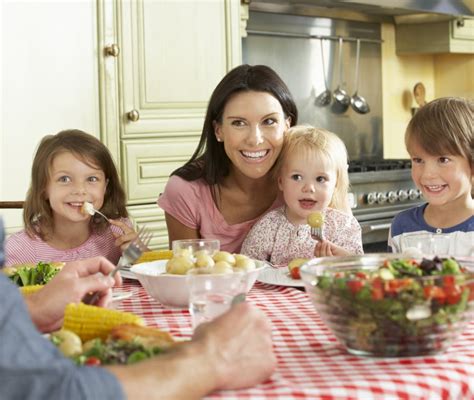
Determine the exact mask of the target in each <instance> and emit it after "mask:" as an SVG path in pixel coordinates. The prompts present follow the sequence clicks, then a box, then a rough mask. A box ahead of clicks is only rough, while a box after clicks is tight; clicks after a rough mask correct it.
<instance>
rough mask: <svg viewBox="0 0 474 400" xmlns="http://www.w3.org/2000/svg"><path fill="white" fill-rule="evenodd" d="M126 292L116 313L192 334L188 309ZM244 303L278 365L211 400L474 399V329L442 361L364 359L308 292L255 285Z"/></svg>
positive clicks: (132, 284)
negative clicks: (269, 340)
mask: <svg viewBox="0 0 474 400" xmlns="http://www.w3.org/2000/svg"><path fill="white" fill-rule="evenodd" d="M123 290H127V291H132V292H134V295H133V296H132V297H131V298H129V299H126V300H124V301H123V302H122V303H121V304H120V305H118V307H117V308H118V309H121V310H123V311H129V312H133V313H135V314H138V315H141V316H142V317H143V318H144V319H145V321H146V323H147V325H150V326H157V327H159V328H161V329H164V330H167V331H169V332H170V333H172V334H173V335H175V336H178V337H189V336H190V335H191V318H190V315H189V312H188V311H187V310H176V309H167V308H164V307H163V306H161V305H160V304H159V303H158V302H157V301H155V300H153V299H152V298H151V297H149V296H148V295H147V294H146V292H145V291H144V289H143V288H142V287H141V286H140V284H139V283H138V282H137V281H131V280H126V281H125V284H124V288H123ZM247 299H248V301H249V302H251V303H253V304H254V305H256V306H258V307H259V308H260V309H262V310H263V311H264V312H265V313H266V315H267V316H268V317H269V318H270V320H271V321H272V324H273V342H274V348H275V352H276V354H277V357H278V367H277V369H276V371H275V372H274V374H273V375H272V377H271V379H270V380H268V381H267V382H265V383H262V384H260V385H258V386H255V387H253V388H250V389H243V390H232V391H219V392H216V393H213V394H212V395H210V396H209V398H225V399H229V400H232V399H363V400H370V399H410V400H411V399H429V400H434V399H463V400H464V399H474V323H471V324H470V326H469V329H468V330H467V331H466V332H465V333H464V334H463V335H462V336H461V337H460V338H459V339H458V340H457V341H456V342H455V343H454V344H453V345H452V346H451V347H450V349H449V350H448V351H447V352H446V353H444V354H441V355H436V356H428V357H414V358H365V357H357V356H353V355H350V354H348V353H347V352H346V351H345V350H344V348H343V347H342V345H340V344H339V343H338V342H337V340H336V339H335V337H334V336H333V335H332V334H331V333H330V332H329V330H328V329H327V328H326V327H325V325H324V324H323V322H322V321H321V319H320V318H319V316H318V314H317V313H316V311H315V310H314V308H313V306H312V304H311V302H310V300H309V298H308V297H307V295H306V293H304V292H302V291H300V290H297V289H294V288H288V287H281V286H273V285H266V284H262V283H258V282H257V283H256V284H255V286H254V287H253V288H252V290H251V291H250V293H249V295H248V297H247ZM262 356H264V355H262Z"/></svg>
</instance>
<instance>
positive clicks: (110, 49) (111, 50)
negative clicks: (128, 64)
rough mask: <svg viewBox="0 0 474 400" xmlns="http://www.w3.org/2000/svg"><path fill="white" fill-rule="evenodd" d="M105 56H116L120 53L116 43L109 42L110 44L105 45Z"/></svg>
mask: <svg viewBox="0 0 474 400" xmlns="http://www.w3.org/2000/svg"><path fill="white" fill-rule="evenodd" d="M104 52H105V55H106V56H112V57H118V55H119V54H120V47H118V45H117V44H115V43H114V44H111V45H110V46H106V47H105V49H104Z"/></svg>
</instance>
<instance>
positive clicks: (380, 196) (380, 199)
mask: <svg viewBox="0 0 474 400" xmlns="http://www.w3.org/2000/svg"><path fill="white" fill-rule="evenodd" d="M386 201H387V195H386V194H385V193H382V192H379V193H377V203H378V204H384V203H385V202H386Z"/></svg>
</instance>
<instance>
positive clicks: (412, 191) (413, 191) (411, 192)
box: [408, 189, 418, 200]
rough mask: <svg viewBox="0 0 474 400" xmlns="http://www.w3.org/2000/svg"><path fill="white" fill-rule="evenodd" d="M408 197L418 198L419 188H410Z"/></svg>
mask: <svg viewBox="0 0 474 400" xmlns="http://www.w3.org/2000/svg"><path fill="white" fill-rule="evenodd" d="M408 198H409V199H410V200H416V199H417V198H418V190H416V189H410V190H409V191H408Z"/></svg>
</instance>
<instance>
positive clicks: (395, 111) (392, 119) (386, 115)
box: [381, 23, 474, 158]
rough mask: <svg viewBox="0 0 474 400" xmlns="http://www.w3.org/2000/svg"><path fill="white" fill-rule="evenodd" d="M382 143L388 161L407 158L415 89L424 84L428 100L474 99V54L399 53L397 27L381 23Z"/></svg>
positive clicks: (414, 105)
mask: <svg viewBox="0 0 474 400" xmlns="http://www.w3.org/2000/svg"><path fill="white" fill-rule="evenodd" d="M381 35H382V39H383V40H384V43H383V45H382V93H383V132H384V135H383V140H384V157H385V158H404V157H408V154H407V153H406V150H405V144H404V133H405V128H406V126H407V124H408V122H409V121H410V118H411V108H412V107H417V104H416V102H415V100H414V98H413V95H412V93H413V87H414V86H415V84H416V83H417V82H422V83H423V84H424V85H425V88H426V100H427V101H430V100H433V99H435V98H438V97H444V96H461V97H468V98H474V54H438V55H433V54H428V55H403V56H399V55H397V54H396V48H395V25H393V24H388V23H385V24H382V31H381Z"/></svg>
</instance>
